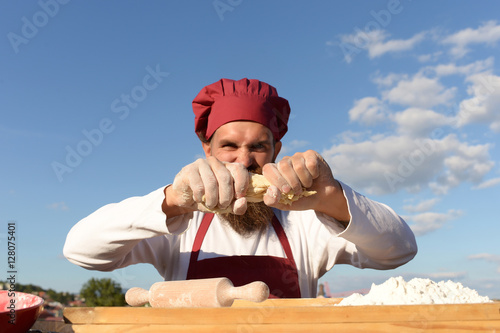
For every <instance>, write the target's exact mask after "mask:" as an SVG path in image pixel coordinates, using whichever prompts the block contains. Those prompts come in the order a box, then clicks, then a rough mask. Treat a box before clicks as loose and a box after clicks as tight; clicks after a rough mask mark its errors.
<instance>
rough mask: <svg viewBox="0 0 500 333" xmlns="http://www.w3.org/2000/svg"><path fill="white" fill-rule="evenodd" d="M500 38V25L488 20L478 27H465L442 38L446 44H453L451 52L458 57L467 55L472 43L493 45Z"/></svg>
mask: <svg viewBox="0 0 500 333" xmlns="http://www.w3.org/2000/svg"><path fill="white" fill-rule="evenodd" d="M498 40H500V25H498V24H497V22H496V21H488V22H486V23H484V24H483V25H481V26H480V27H478V28H477V29H471V28H467V29H463V30H460V31H459V32H457V33H454V34H452V35H449V36H447V37H446V38H444V39H443V40H442V42H443V43H445V44H450V45H452V48H451V50H450V52H451V54H452V55H453V56H455V57H457V58H461V57H463V56H465V55H466V54H467V53H468V52H469V51H470V50H469V49H468V46H469V45H470V44H488V45H493V44H495V43H496V42H497V41H498Z"/></svg>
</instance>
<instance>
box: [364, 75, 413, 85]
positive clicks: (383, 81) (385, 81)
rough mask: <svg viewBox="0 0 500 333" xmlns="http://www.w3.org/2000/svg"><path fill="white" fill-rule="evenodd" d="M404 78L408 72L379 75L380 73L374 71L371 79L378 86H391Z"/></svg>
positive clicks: (406, 77)
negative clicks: (374, 73)
mask: <svg viewBox="0 0 500 333" xmlns="http://www.w3.org/2000/svg"><path fill="white" fill-rule="evenodd" d="M406 79H408V74H406V73H403V74H397V73H389V74H387V75H385V76H383V75H380V73H376V75H374V76H373V78H372V81H373V82H374V83H376V84H377V85H379V86H382V87H390V86H393V85H394V83H396V82H398V81H401V80H406Z"/></svg>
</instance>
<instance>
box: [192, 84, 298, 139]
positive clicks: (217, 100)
mask: <svg viewBox="0 0 500 333" xmlns="http://www.w3.org/2000/svg"><path fill="white" fill-rule="evenodd" d="M193 111H194V114H195V119H194V124H195V132H196V134H198V135H199V136H201V137H204V138H206V139H207V140H208V139H210V137H211V136H212V135H213V134H214V132H215V131H216V130H217V129H218V128H219V127H220V126H222V125H224V124H227V123H229V122H231V121H237V120H248V121H255V122H257V123H260V124H262V125H264V126H266V127H267V128H269V129H270V130H271V132H272V133H273V136H274V139H275V140H276V141H279V140H281V138H282V137H283V136H284V135H285V133H286V132H287V130H288V126H287V123H288V116H289V115H290V105H289V104H288V101H287V100H286V99H284V98H281V97H279V96H278V92H277V91H276V88H274V87H273V86H271V85H269V84H267V83H265V82H262V81H259V80H249V79H246V78H245V79H241V80H238V81H235V80H230V79H221V80H219V81H217V82H215V83H212V84H210V85H208V86H206V87H204V88H203V89H202V90H201V91H200V93H199V94H198V96H196V98H195V99H194V100H193Z"/></svg>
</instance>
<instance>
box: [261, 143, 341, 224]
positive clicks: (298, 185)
mask: <svg viewBox="0 0 500 333" xmlns="http://www.w3.org/2000/svg"><path fill="white" fill-rule="evenodd" d="M262 171H263V175H264V177H266V179H267V180H269V182H270V183H271V184H273V186H271V187H270V188H269V189H268V191H267V193H266V195H265V196H264V203H265V204H266V205H268V206H271V207H275V208H278V209H281V210H306V209H313V210H315V211H318V212H322V213H325V214H327V215H329V216H331V217H333V218H335V219H337V220H338V221H346V222H347V221H349V220H350V214H349V210H348V208H347V202H346V199H345V197H344V194H343V192H342V187H341V186H340V184H339V182H338V181H337V180H335V178H334V177H333V174H332V171H331V169H330V167H329V166H328V163H326V161H325V160H324V159H323V157H321V155H319V154H318V153H317V152H315V151H313V150H308V151H306V152H303V153H296V154H294V155H293V156H287V157H284V158H283V159H282V160H281V161H279V162H277V163H269V164H266V165H265V166H264V167H263V169H262ZM303 188H307V189H308V190H311V191H316V192H317V194H315V195H311V196H308V197H304V198H300V199H299V200H297V201H295V202H293V203H292V204H291V205H285V204H281V203H279V197H280V196H279V192H282V193H290V192H293V193H295V194H299V193H301V192H302V189H303Z"/></svg>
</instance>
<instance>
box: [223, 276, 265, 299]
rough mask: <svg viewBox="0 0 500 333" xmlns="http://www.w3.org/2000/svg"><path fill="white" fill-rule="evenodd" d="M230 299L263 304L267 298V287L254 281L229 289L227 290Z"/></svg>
mask: <svg viewBox="0 0 500 333" xmlns="http://www.w3.org/2000/svg"><path fill="white" fill-rule="evenodd" d="M227 293H228V296H229V298H231V299H233V300H234V299H244V300H247V301H252V302H263V301H265V300H266V299H268V298H269V287H268V286H267V284H265V283H264V282H261V281H255V282H252V283H249V284H246V285H244V286H241V287H231V288H228V290H227Z"/></svg>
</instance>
